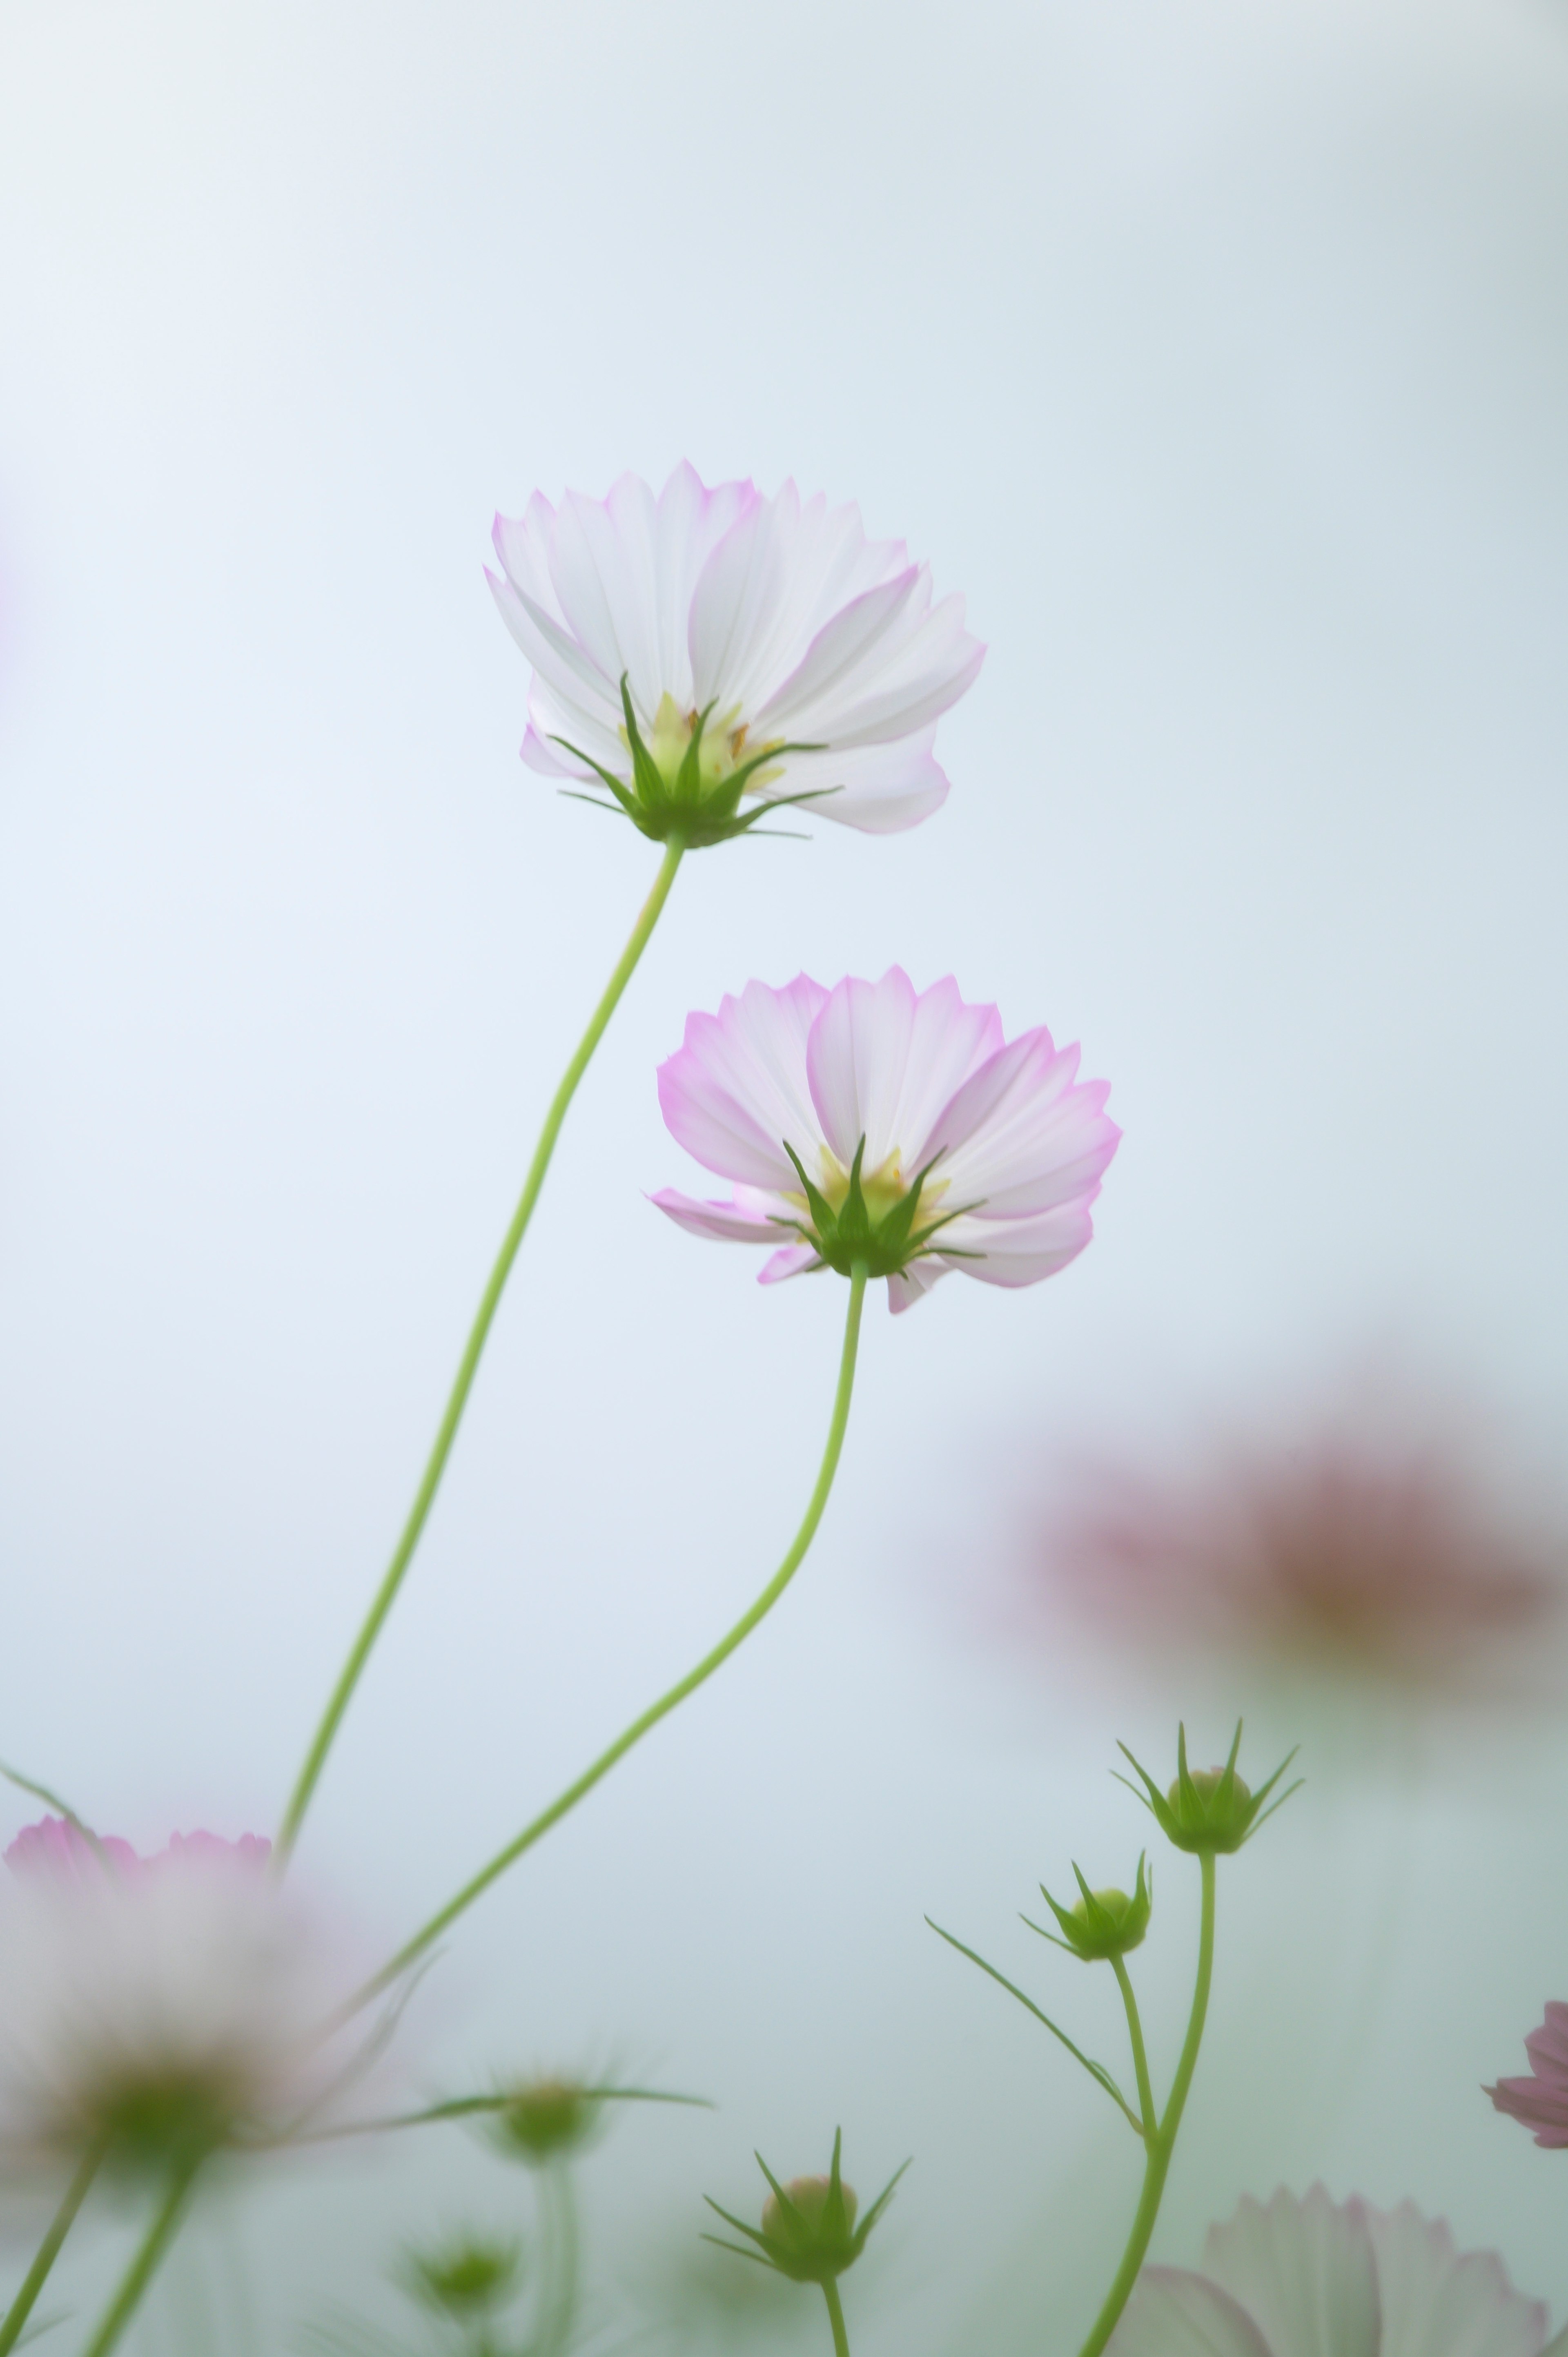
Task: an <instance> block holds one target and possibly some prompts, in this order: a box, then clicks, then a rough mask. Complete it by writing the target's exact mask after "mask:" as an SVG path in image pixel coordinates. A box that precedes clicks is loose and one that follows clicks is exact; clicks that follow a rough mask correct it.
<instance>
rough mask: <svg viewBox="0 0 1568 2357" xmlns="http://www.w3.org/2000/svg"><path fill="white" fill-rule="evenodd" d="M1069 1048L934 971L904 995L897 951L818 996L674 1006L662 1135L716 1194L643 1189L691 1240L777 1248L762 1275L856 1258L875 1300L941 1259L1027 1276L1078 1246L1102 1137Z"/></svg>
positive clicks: (910, 1289)
mask: <svg viewBox="0 0 1568 2357" xmlns="http://www.w3.org/2000/svg"><path fill="white" fill-rule="evenodd" d="M1078 1061H1079V1051H1078V1049H1076V1048H1062V1049H1058V1048H1057V1047H1055V1046H1054V1045H1053V1043H1052V1039H1051V1035H1050V1033H1049V1032H1048V1031H1047V1030H1044V1029H1041V1030H1037V1031H1026V1032H1025V1033H1023V1034H1022V1036H1021V1037H1020V1038H1018V1039H1014V1040H1012V1041H1011V1042H1007V1041H1004V1038H1003V1032H1002V1018H1001V1017H1000V1016H999V1015H998V1013H997V1011H996V1009H995V1007H994V1006H966V1005H965V1003H964V1001H963V1000H962V999H961V997H960V996H959V994H958V985H957V984H956V983H955V982H953V981H951V980H948V981H945V982H939V983H937V984H936V985H934V986H933V987H932V988H931V989H929V990H927V991H922V992H921V993H919V994H918V996H917V994H916V992H915V989H914V987H913V985H912V984H911V983H910V981H909V979H908V975H907V974H904V973H903V972H902V971H901V970H900V969H899V968H898V967H897V966H894V967H892V968H891V969H890V970H889V971H888V972H887V973H886V974H884V975H883V977H882V979H881V981H880V982H856V981H845V982H841V983H839V984H838V985H837V986H836V987H835V988H834V989H832V990H831V991H829V990H824V989H823V988H822V985H821V984H820V983H816V982H812V981H811V979H810V977H809V976H808V975H806V974H800V975H797V977H796V979H795V980H794V981H793V982H792V983H790V984H789V985H788V987H787V988H785V989H783V990H772V989H769V988H768V985H766V984H765V983H760V982H752V983H748V984H747V985H746V988H745V990H743V991H742V993H741V995H740V996H739V997H738V998H726V999H725V1000H724V1001H723V1003H722V1004H721V1006H720V1007H719V1011H718V1013H717V1015H692V1016H688V1017H687V1019H686V1036H685V1042H684V1045H683V1046H682V1048H681V1049H680V1051H679V1052H678V1053H677V1054H676V1055H673V1056H671V1058H670V1060H669V1061H668V1062H667V1063H665V1064H662V1065H661V1066H660V1071H659V1102H660V1106H661V1107H662V1109H663V1113H664V1118H665V1121H666V1123H667V1124H668V1125H669V1127H670V1129H671V1132H672V1133H673V1135H674V1136H675V1137H676V1138H677V1139H678V1140H679V1141H680V1143H681V1144H682V1146H684V1147H685V1148H686V1150H687V1152H688V1153H689V1154H692V1155H693V1156H694V1157H695V1158H696V1159H697V1160H698V1161H699V1162H701V1163H703V1165H704V1166H705V1167H706V1168H708V1169H710V1170H714V1171H717V1172H718V1174H719V1175H720V1177H721V1178H725V1179H733V1180H735V1181H736V1192H735V1194H734V1196H733V1197H732V1198H731V1200H729V1201H728V1202H719V1203H713V1202H707V1203H704V1202H697V1201H694V1200H693V1199H692V1198H691V1197H690V1196H687V1195H682V1194H679V1193H677V1192H676V1191H675V1190H674V1189H665V1190H664V1192H662V1193H661V1194H658V1195H655V1196H654V1198H653V1200H654V1201H655V1202H656V1203H657V1204H658V1206H659V1208H660V1211H667V1212H668V1213H669V1215H670V1217H671V1219H672V1220H675V1221H677V1222H679V1223H680V1225H681V1226H682V1227H684V1228H688V1229H690V1230H691V1232H693V1234H694V1235H700V1236H714V1237H718V1238H721V1239H725V1240H728V1241H733V1242H738V1243H765V1244H773V1245H775V1246H776V1247H778V1249H776V1250H775V1251H774V1253H773V1254H772V1256H771V1258H770V1259H769V1260H768V1264H767V1265H766V1267H765V1268H764V1269H763V1270H762V1272H761V1281H762V1283H763V1284H765V1285H770V1284H773V1283H776V1282H777V1281H778V1280H779V1278H781V1277H786V1276H795V1275H799V1274H800V1273H801V1272H802V1271H805V1270H808V1269H815V1268H822V1267H824V1266H825V1267H830V1268H835V1269H838V1270H840V1271H841V1272H842V1273H843V1274H845V1275H847V1274H848V1273H849V1271H850V1269H851V1268H852V1267H853V1266H854V1264H855V1263H856V1262H857V1261H858V1262H860V1263H861V1264H862V1265H865V1267H866V1268H867V1270H868V1271H869V1273H870V1274H871V1275H873V1276H885V1277H886V1280H887V1296H888V1301H889V1304H890V1306H891V1307H892V1308H894V1309H895V1310H899V1309H907V1308H908V1307H909V1306H910V1304H911V1303H912V1302H914V1301H918V1299H919V1297H920V1296H921V1295H922V1294H923V1293H928V1292H929V1290H930V1288H931V1286H933V1285H935V1283H936V1282H937V1280H938V1278H939V1277H940V1276H942V1275H945V1274H946V1272H947V1271H948V1270H949V1269H954V1268H956V1269H961V1270H963V1271H964V1272H965V1274H966V1275H970V1276H977V1277H980V1278H982V1279H983V1281H984V1282H985V1283H986V1284H988V1285H1003V1286H1022V1285H1034V1284H1036V1283H1037V1282H1038V1280H1039V1279H1040V1278H1042V1277H1046V1276H1051V1275H1055V1273H1056V1271H1057V1270H1058V1269H1059V1268H1065V1267H1066V1265H1067V1264H1068V1262H1069V1261H1070V1260H1073V1259H1075V1258H1076V1257H1077V1255H1078V1254H1079V1253H1080V1252H1081V1251H1082V1250H1083V1248H1084V1246H1085V1244H1086V1243H1088V1242H1089V1240H1090V1236H1091V1234H1092V1233H1093V1224H1092V1222H1091V1221H1090V1216H1089V1212H1090V1204H1091V1203H1092V1202H1093V1200H1094V1199H1095V1197H1096V1195H1097V1194H1098V1193H1099V1192H1100V1180H1101V1173H1102V1172H1103V1170H1104V1168H1105V1167H1106V1165H1107V1163H1108V1162H1109V1161H1110V1159H1111V1157H1112V1154H1113V1153H1114V1152H1115V1150H1116V1142H1117V1139H1118V1138H1119V1137H1120V1135H1121V1132H1120V1131H1119V1130H1118V1129H1117V1127H1116V1125H1115V1124H1114V1123H1113V1122H1112V1121H1110V1120H1109V1119H1108V1118H1107V1116H1106V1114H1105V1111H1104V1106H1105V1099H1106V1096H1107V1094H1108V1092H1109V1091H1108V1083H1107V1082H1103V1081H1087V1082H1079V1080H1078V1079H1077V1073H1078Z"/></svg>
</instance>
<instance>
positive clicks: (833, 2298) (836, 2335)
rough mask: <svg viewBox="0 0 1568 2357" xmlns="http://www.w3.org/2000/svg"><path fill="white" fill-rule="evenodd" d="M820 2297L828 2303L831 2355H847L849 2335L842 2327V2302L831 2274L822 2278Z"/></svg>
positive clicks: (844, 2356)
mask: <svg viewBox="0 0 1568 2357" xmlns="http://www.w3.org/2000/svg"><path fill="white" fill-rule="evenodd" d="M822 2298H824V2299H825V2300H826V2301H827V2304H828V2322H829V2323H830V2324H831V2325H832V2329H833V2357H849V2335H848V2333H847V2332H846V2331H845V2330H844V2329H843V2300H842V2299H840V2298H839V2287H838V2286H837V2284H836V2283H835V2282H834V2281H833V2278H832V2276H824V2277H823V2278H822Z"/></svg>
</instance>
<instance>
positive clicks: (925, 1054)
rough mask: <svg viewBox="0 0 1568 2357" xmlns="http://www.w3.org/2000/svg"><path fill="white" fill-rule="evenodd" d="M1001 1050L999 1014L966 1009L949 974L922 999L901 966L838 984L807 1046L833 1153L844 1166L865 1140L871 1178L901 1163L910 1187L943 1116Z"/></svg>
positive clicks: (922, 994) (817, 1101) (815, 1099)
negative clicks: (897, 1158) (968, 1079)
mask: <svg viewBox="0 0 1568 2357" xmlns="http://www.w3.org/2000/svg"><path fill="white" fill-rule="evenodd" d="M1001 1044H1002V1017H1000V1015H998V1013H997V1011H996V1009H995V1007H994V1006H970V1005H968V1004H967V1002H966V1001H965V1000H964V999H962V998H961V996H959V987H958V985H957V983H956V982H954V980H953V979H952V976H951V975H948V976H947V977H946V979H945V980H943V981H941V982H939V983H934V984H933V985H932V986H931V988H930V989H929V990H925V991H921V992H920V993H919V995H918V996H917V995H916V992H915V988H914V985H913V984H912V983H911V982H910V980H909V977H908V974H906V973H905V972H904V970H903V968H902V967H901V966H889V968H888V970H887V972H886V974H884V975H883V977H882V979H881V981H880V982H857V981H854V980H853V979H851V980H849V981H845V982H841V983H840V984H839V985H838V986H837V988H836V989H835V990H833V991H832V994H831V995H830V996H829V998H828V1000H827V1002H826V1004H825V1005H824V1006H823V1007H822V1012H821V1013H820V1014H819V1015H818V1017H817V1018H816V1021H815V1022H814V1023H813V1024H812V1026H811V1038H810V1039H809V1040H808V1041H807V1044H806V1071H807V1076H808V1078H809V1080H810V1082H811V1101H812V1103H814V1105H815V1106H816V1108H817V1112H818V1114H819V1115H820V1117H821V1119H822V1133H823V1135H824V1136H825V1137H826V1139H827V1142H828V1144H829V1145H830V1146H832V1150H833V1152H834V1153H835V1154H836V1155H837V1156H838V1158H839V1160H840V1161H841V1162H843V1163H848V1162H850V1161H852V1160H853V1159H854V1149H855V1147H856V1146H857V1145H858V1144H859V1142H860V1140H861V1138H862V1137H863V1136H864V1138H865V1168H866V1169H867V1170H868V1171H872V1170H875V1169H877V1168H880V1166H881V1165H882V1164H883V1163H884V1162H885V1161H886V1159H887V1157H888V1156H889V1155H890V1154H894V1153H899V1154H901V1156H902V1159H903V1173H904V1177H905V1179H913V1178H914V1176H915V1173H916V1171H917V1170H918V1168H920V1166H921V1164H922V1162H923V1161H924V1160H925V1159H926V1158H927V1157H926V1155H925V1154H924V1153H923V1152H922V1151H921V1150H920V1149H921V1148H922V1146H924V1144H925V1141H926V1139H927V1138H928V1136H929V1133H930V1130H931V1127H932V1125H933V1123H934V1121H935V1120H936V1118H937V1114H938V1111H939V1108H940V1107H941V1106H942V1105H944V1104H945V1103H947V1102H948V1101H949V1100H950V1097H951V1096H952V1095H953V1093H954V1092H955V1091H956V1090H957V1089H958V1088H959V1086H960V1084H961V1082H962V1081H963V1080H964V1078H965V1076H966V1075H967V1074H969V1073H971V1072H973V1071H976V1070H977V1069H978V1068H980V1067H982V1066H983V1065H984V1064H985V1063H986V1062H987V1060H989V1059H990V1058H992V1057H993V1055H994V1054H995V1052H996V1050H997V1049H999V1048H1000V1046H1001Z"/></svg>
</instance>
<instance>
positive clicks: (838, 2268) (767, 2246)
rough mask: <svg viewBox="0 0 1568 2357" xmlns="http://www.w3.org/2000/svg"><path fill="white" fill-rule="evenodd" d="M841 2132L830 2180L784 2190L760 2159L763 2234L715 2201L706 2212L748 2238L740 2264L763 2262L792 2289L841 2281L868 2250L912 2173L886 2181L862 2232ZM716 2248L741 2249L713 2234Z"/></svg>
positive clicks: (798, 2181) (802, 2181)
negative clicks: (764, 2186)
mask: <svg viewBox="0 0 1568 2357" xmlns="http://www.w3.org/2000/svg"><path fill="white" fill-rule="evenodd" d="M842 2144H843V2134H842V2131H838V2130H835V2132H834V2135H833V2158H832V2168H831V2169H830V2171H829V2173H828V2175H827V2176H826V2177H792V2178H791V2179H789V2184H788V2185H780V2183H779V2179H777V2178H776V2177H775V2176H774V2174H773V2171H772V2170H771V2169H769V2168H768V2163H767V2162H766V2161H765V2160H764V2159H763V2158H762V2155H761V2154H760V2153H758V2154H757V2167H758V2169H761V2171H762V2174H763V2175H764V2177H766V2179H768V2185H769V2187H770V2189H771V2190H770V2191H769V2193H768V2199H767V2201H765V2202H764V2204H763V2207H762V2227H761V2231H760V2233H759V2232H758V2230H757V2228H756V2227H755V2226H748V2225H746V2222H745V2221H744V2220H743V2219H740V2218H736V2217H732V2215H731V2214H730V2212H728V2211H727V2210H721V2209H720V2208H719V2205H718V2203H717V2202H716V2201H712V2200H711V2199H710V2200H709V2201H708V2207H709V2209H710V2210H712V2211H714V2212H716V2213H717V2215H718V2216H719V2217H721V2218H722V2219H723V2220H724V2222H725V2225H726V2226H733V2227H734V2228H735V2230H736V2233H737V2234H744V2235H745V2236H746V2241H747V2242H748V2243H752V2244H755V2245H756V2248H755V2249H754V2250H750V2251H740V2253H739V2255H740V2256H741V2257H742V2258H748V2259H749V2258H760V2259H761V2261H762V2262H763V2265H764V2266H769V2267H772V2268H773V2269H774V2270H775V2272H776V2273H777V2274H779V2275H781V2276H789V2279H790V2281H791V2282H792V2283H818V2284H820V2283H831V2282H832V2279H833V2277H834V2276H842V2275H843V2272H844V2270H845V2268H846V2267H852V2266H854V2263H855V2261H856V2259H858V2258H859V2256H860V2255H861V2253H862V2251H864V2250H865V2244H866V2237H867V2236H868V2235H869V2234H870V2233H871V2230H872V2228H873V2227H874V2226H875V2223H876V2222H877V2220H878V2219H879V2218H880V2217H881V2215H882V2212H884V2210H886V2207H887V2204H888V2203H889V2201H892V2199H893V2189H894V2187H895V2186H896V2185H897V2182H898V2179H899V2178H900V2177H902V2176H903V2174H904V2169H908V2166H909V2164H908V2161H906V2162H905V2163H904V2169H898V2170H897V2171H896V2172H895V2174H894V2175H893V2176H892V2177H891V2178H890V2179H888V2181H887V2183H886V2185H885V2186H884V2187H883V2189H882V2191H881V2192H880V2193H879V2194H878V2195H877V2197H876V2199H875V2201H874V2202H873V2203H872V2205H871V2207H870V2209H869V2210H868V2211H867V2212H866V2213H865V2217H864V2218H863V2219H862V2220H861V2222H860V2224H859V2226H858V2227H857V2226H856V2224H855V2216H856V2212H858V2210H859V2207H860V2205H859V2203H858V2201H856V2199H855V2194H854V2187H853V2186H849V2185H846V2184H845V2183H844V2182H843V2179H842V2178H841V2176H840V2175H839V2151H840V2147H841V2146H842ZM707 2240H708V2241H709V2242H717V2243H718V2244H719V2248H720V2249H721V2250H724V2251H734V2250H737V2249H738V2245H737V2244H734V2243H725V2242H723V2241H721V2240H720V2238H719V2237H718V2236H717V2235H715V2234H710V2235H709V2236H708V2237H707Z"/></svg>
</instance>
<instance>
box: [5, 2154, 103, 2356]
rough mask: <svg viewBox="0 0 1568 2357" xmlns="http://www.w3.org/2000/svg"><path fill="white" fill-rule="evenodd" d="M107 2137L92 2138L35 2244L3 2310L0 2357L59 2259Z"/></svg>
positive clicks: (14, 2339)
mask: <svg viewBox="0 0 1568 2357" xmlns="http://www.w3.org/2000/svg"><path fill="white" fill-rule="evenodd" d="M106 2143H107V2138H106V2137H103V2136H98V2137H95V2138H94V2140H93V2142H92V2143H91V2144H90V2145H89V2146H88V2147H87V2150H86V2151H85V2152H84V2153H83V2154H82V2156H81V2165H80V2167H79V2168H78V2169H77V2172H76V2175H75V2176H74V2177H73V2178H72V2179H71V2180H70V2184H69V2185H68V2186H67V2187H66V2190H65V2198H64V2200H63V2201H61V2203H60V2205H59V2209H58V2210H57V2211H56V2212H55V2214H54V2217H53V2219H52V2220H51V2221H50V2223H49V2230H48V2233H47V2234H46V2235H45V2236H44V2239H43V2241H42V2242H41V2243H40V2244H38V2252H37V2255H35V2257H34V2260H33V2264H32V2266H30V2267H29V2268H28V2269H27V2275H26V2276H24V2278H23V2281H22V2288H21V2290H20V2291H19V2292H18V2293H17V2294H16V2298H15V2299H14V2300H13V2301H12V2302H11V2305H10V2307H9V2308H8V2309H6V2310H5V2322H4V2324H0V2357H5V2352H6V2351H7V2350H8V2349H14V2348H15V2347H16V2342H17V2341H18V2339H19V2338H20V2336H21V2330H22V2327H23V2325H24V2324H26V2322H27V2319H28V2317H29V2316H31V2314H32V2312H33V2303H34V2302H35V2300H36V2299H37V2298H38V2294H39V2292H41V2291H42V2289H43V2287H44V2285H45V2283H46V2282H47V2281H48V2272H49V2269H50V2268H51V2267H52V2266H53V2265H54V2263H55V2261H56V2259H57V2258H58V2257H59V2247H60V2244H62V2243H63V2242H64V2240H65V2238H66V2236H67V2235H68V2234H69V2233H70V2230H71V2227H72V2225H73V2224H74V2222H75V2219H76V2213H77V2212H78V2211H79V2210H80V2209H81V2205H82V2203H83V2201H85V2200H86V2199H87V2189H88V2187H89V2186H90V2185H91V2182H92V2180H93V2179H94V2178H95V2177H96V2176H97V2174H98V2171H99V2168H100V2165H101V2164H102V2159H103V2152H104V2147H105V2145H106Z"/></svg>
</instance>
